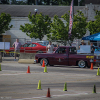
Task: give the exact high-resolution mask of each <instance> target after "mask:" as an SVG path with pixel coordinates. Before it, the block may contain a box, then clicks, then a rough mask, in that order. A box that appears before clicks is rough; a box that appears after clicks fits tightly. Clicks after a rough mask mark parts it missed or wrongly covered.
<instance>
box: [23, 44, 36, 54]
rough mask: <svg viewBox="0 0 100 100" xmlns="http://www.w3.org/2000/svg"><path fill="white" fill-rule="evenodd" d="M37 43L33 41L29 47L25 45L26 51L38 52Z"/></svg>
mask: <svg viewBox="0 0 100 100" xmlns="http://www.w3.org/2000/svg"><path fill="white" fill-rule="evenodd" d="M35 49H36V44H34V43H32V44H30V45H29V46H28V47H25V52H26V53H36V50H35Z"/></svg>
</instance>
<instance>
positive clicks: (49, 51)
mask: <svg viewBox="0 0 100 100" xmlns="http://www.w3.org/2000/svg"><path fill="white" fill-rule="evenodd" d="M53 49H54V46H53V44H52V43H51V41H49V44H48V45H47V53H53Z"/></svg>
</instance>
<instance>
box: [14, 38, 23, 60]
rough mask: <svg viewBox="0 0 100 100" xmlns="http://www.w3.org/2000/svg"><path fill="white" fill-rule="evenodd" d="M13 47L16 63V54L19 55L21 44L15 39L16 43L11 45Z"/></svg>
mask: <svg viewBox="0 0 100 100" xmlns="http://www.w3.org/2000/svg"><path fill="white" fill-rule="evenodd" d="M13 47H14V52H15V61H16V56H17V55H18V53H20V47H21V43H20V42H19V39H16V42H14V43H13Z"/></svg>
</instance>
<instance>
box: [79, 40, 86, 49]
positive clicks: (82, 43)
mask: <svg viewBox="0 0 100 100" xmlns="http://www.w3.org/2000/svg"><path fill="white" fill-rule="evenodd" d="M80 45H85V43H84V40H82V41H81V44H80ZM80 45H79V49H80Z"/></svg>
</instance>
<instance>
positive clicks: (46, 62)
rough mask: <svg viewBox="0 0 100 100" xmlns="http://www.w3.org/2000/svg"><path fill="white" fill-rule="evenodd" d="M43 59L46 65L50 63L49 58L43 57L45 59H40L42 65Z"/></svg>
mask: <svg viewBox="0 0 100 100" xmlns="http://www.w3.org/2000/svg"><path fill="white" fill-rule="evenodd" d="M43 60H44V63H45V65H46V66H47V65H48V60H47V59H45V58H43V59H41V60H40V64H41V66H42V63H43Z"/></svg>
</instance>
